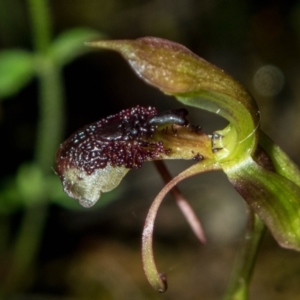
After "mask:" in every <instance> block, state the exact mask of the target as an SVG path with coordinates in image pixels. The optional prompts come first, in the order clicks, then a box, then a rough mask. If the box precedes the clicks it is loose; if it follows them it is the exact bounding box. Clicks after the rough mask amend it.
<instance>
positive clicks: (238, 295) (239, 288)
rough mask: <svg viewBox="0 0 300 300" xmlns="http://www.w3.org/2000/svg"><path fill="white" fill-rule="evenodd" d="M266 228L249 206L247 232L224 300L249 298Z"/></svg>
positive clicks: (244, 299)
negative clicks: (249, 289) (250, 285)
mask: <svg viewBox="0 0 300 300" xmlns="http://www.w3.org/2000/svg"><path fill="white" fill-rule="evenodd" d="M265 229H266V227H265V225H264V223H263V222H262V221H261V220H260V219H259V217H258V216H257V215H256V214H254V212H253V211H251V210H250V208H248V221H247V228H246V234H245V237H244V240H243V242H242V245H241V248H240V251H239V253H238V256H237V259H236V262H235V266H234V269H233V272H232V275H231V278H230V281H229V284H228V287H227V291H226V293H225V296H224V298H223V300H246V299H248V288H249V282H250V280H251V276H252V273H253V268H254V265H255V261H256V258H257V254H258V251H259V247H260V244H261V241H262V237H263V235H264V232H265Z"/></svg>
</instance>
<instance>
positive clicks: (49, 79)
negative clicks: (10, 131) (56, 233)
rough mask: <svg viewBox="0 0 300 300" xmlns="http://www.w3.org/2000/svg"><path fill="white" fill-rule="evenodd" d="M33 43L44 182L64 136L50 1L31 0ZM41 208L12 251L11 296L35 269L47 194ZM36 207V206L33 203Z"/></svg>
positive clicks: (28, 216) (27, 220) (27, 218)
mask: <svg viewBox="0 0 300 300" xmlns="http://www.w3.org/2000/svg"><path fill="white" fill-rule="evenodd" d="M28 6H29V9H30V19H31V22H32V31H33V41H34V45H35V50H36V57H37V58H38V59H37V62H38V70H39V73H38V76H39V80H40V86H39V120H38V129H37V138H36V141H37V142H36V147H35V163H36V164H37V165H38V166H39V167H40V169H41V171H42V174H43V176H44V179H45V180H47V176H49V175H51V172H52V169H51V167H52V165H53V162H54V158H55V151H56V149H57V147H58V145H59V142H60V140H61V137H62V132H63V116H64V113H63V111H64V110H63V103H64V99H63V98H64V97H63V87H62V84H61V82H62V81H61V73H60V68H59V67H58V66H56V65H55V64H54V62H53V61H51V59H50V58H49V57H47V50H48V49H49V46H50V41H51V22H50V14H49V11H48V6H47V1H46V0H28ZM38 200H39V205H37V206H30V207H27V208H26V209H25V211H24V215H23V219H22V221H21V225H20V229H19V232H18V234H17V238H16V241H15V245H14V249H13V251H12V254H13V258H12V265H11V267H10V270H9V274H8V277H7V283H8V284H7V286H6V291H7V293H11V292H12V291H16V290H20V289H22V288H24V286H25V285H24V283H25V284H26V281H27V280H26V279H28V277H30V276H29V274H30V270H31V269H32V267H33V264H34V260H35V258H36V254H37V252H38V249H39V246H40V242H41V236H42V233H43V229H44V225H45V221H46V217H47V208H48V196H47V194H46V192H45V194H44V195H43V197H40V198H39V199H38ZM33 203H36V202H35V201H33Z"/></svg>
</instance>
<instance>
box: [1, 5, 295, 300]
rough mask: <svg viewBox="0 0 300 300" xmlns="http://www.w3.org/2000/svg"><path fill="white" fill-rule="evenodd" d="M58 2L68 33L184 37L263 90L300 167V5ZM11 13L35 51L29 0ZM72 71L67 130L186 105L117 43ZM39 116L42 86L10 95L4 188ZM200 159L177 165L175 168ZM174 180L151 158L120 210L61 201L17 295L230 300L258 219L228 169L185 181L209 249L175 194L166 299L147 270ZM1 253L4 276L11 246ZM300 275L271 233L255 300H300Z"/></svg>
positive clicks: (54, 11) (270, 115) (208, 127)
mask: <svg viewBox="0 0 300 300" xmlns="http://www.w3.org/2000/svg"><path fill="white" fill-rule="evenodd" d="M49 5H50V9H51V17H52V20H53V25H54V35H55V36H56V35H58V34H59V33H60V32H62V31H63V30H66V29H69V28H72V27H78V26H80V27H90V28H93V29H96V30H97V31H99V32H100V33H102V34H104V35H105V36H106V37H107V38H110V39H122V38H126V39H127V38H138V37H142V36H157V37H162V38H166V39H170V40H173V41H176V42H179V43H182V44H184V45H185V46H187V47H188V48H190V49H191V50H192V51H193V52H195V53H197V54H198V55H199V56H201V57H203V58H205V59H206V60H208V61H210V62H212V63H214V64H216V65H217V66H219V67H220V68H222V69H224V70H226V71H227V72H228V73H229V74H231V75H232V76H234V77H235V78H237V79H238V80H239V81H240V82H241V83H243V84H244V85H245V86H246V87H247V89H248V90H249V91H250V92H251V93H252V94H253V95H254V97H255V99H256V100H257V103H258V105H259V107H260V110H261V116H262V128H263V130H264V131H266V132H267V133H268V134H269V135H270V136H271V137H272V138H273V139H274V140H275V141H276V143H277V144H279V145H281V147H282V148H283V149H284V150H285V151H286V152H287V153H288V154H289V155H290V156H291V157H292V159H293V160H294V161H295V162H296V163H298V164H299V163H300V157H299V149H300V146H299V145H300V134H299V126H300V121H299V120H300V118H299V114H300V100H299V87H300V68H299V65H300V64H299V61H300V60H299V59H300V52H299V41H300V2H299V1H250V0H248V1H240V0H203V1H196V0H178V1H171V0H156V1H138V0H126V1H125V0H88V1H83V0H51V1H49ZM0 11H1V13H0V47H1V48H2V49H11V48H24V49H27V50H30V49H31V48H32V42H31V32H30V26H29V20H28V13H27V6H26V2H25V1H21V0H0ZM270 66H271V67H270ZM63 77H64V87H65V95H66V101H67V102H66V111H67V115H66V120H65V121H66V129H65V137H66V138H67V137H68V136H69V135H70V134H71V133H72V132H73V131H74V130H76V129H78V128H79V127H81V126H83V125H85V124H87V123H91V122H94V121H96V120H99V119H101V118H103V117H105V116H108V115H110V114H113V113H116V112H118V111H120V110H121V109H124V108H129V107H132V106H135V105H138V104H139V105H144V106H149V105H153V106H155V107H157V108H158V110H160V111H163V110H167V109H170V108H175V107H180V104H179V103H177V102H176V101H174V99H173V98H171V97H167V96H164V95H162V94H161V93H160V92H158V91H156V90H155V89H153V88H152V87H149V86H147V85H146V84H145V83H143V82H142V81H140V80H139V79H138V78H137V77H136V76H135V75H134V74H133V72H132V70H131V69H130V68H129V66H128V65H127V63H126V62H125V61H124V60H123V59H122V58H121V57H120V56H119V55H117V54H115V53H111V52H108V51H99V52H93V53H90V54H87V55H85V56H82V57H80V58H78V59H76V60H75V61H73V62H72V63H71V64H69V65H68V66H66V67H65V68H64V72H63ZM190 115H191V120H192V122H193V123H195V124H198V125H201V126H202V127H203V129H204V130H205V131H206V132H211V131H213V130H214V129H220V128H222V127H224V125H225V122H224V121H223V120H220V119H219V118H216V117H215V116H213V115H212V114H209V113H206V112H201V111H199V112H197V111H196V112H195V111H194V110H192V109H190ZM37 119H38V104H37V81H36V80H33V81H31V82H30V84H29V85H28V86H26V88H24V89H23V90H22V91H21V92H20V93H18V95H16V96H15V97H13V98H9V99H5V100H3V101H1V102H0V149H1V150H0V151H1V152H0V153H1V157H2V163H1V168H0V180H2V182H4V181H5V180H7V178H10V177H13V176H15V174H16V172H17V171H18V167H19V166H20V165H21V164H23V163H24V162H28V161H31V160H32V159H33V148H34V144H35V136H36V135H35V134H36V124H37ZM220 126H221V127H220ZM53 157H54V155H53ZM53 164H54V163H53ZM187 165H189V164H188V163H182V162H171V163H168V166H169V167H170V169H171V171H172V173H173V174H174V175H175V174H178V173H179V172H180V170H183V169H184V168H185V167H186V166H187ZM50 167H52V166H49V168H50ZM57 180H58V179H57ZM162 186H163V183H162V181H161V179H160V176H159V175H158V174H157V173H156V171H155V168H154V166H152V164H151V163H147V164H145V165H144V166H143V167H142V169H140V170H133V171H131V172H129V174H128V175H127V176H126V178H125V179H124V181H123V182H122V183H121V185H120V186H119V187H118V189H119V192H117V193H118V195H117V196H116V197H114V201H111V202H110V203H108V204H106V205H103V206H99V207H96V208H93V209H91V210H86V209H81V208H80V207H78V208H77V209H69V208H66V207H64V206H62V205H59V204H52V205H51V206H50V209H49V213H48V218H47V223H46V227H45V230H44V233H43V236H42V240H41V248H40V250H39V251H38V257H37V258H36V262H35V267H34V269H33V270H32V273H30V274H28V283H27V284H26V285H25V287H24V289H23V290H22V291H21V292H18V293H16V296H15V297H16V299H73V298H74V299H116V300H118V299H141V300H143V299H172V300H175V299H186V300H189V299H196V298H199V299H219V298H220V297H221V295H222V293H223V292H224V290H225V287H226V282H227V281H228V278H229V274H230V270H231V268H232V265H233V261H234V255H235V253H236V249H237V245H238V242H239V239H240V238H241V237H242V233H243V229H244V226H245V225H244V224H245V207H244V204H243V199H242V198H240V197H239V196H238V195H237V194H236V192H235V191H234V190H233V188H232V187H231V186H230V185H229V183H228V182H227V180H226V177H225V176H224V175H223V174H222V173H216V174H205V175H201V176H197V177H195V178H192V179H189V180H187V181H185V182H183V183H182V184H180V188H181V189H182V191H183V193H184V195H185V196H186V197H187V199H189V201H190V203H191V205H192V206H193V207H194V209H195V211H196V213H197V214H198V215H199V217H200V219H201V221H202V222H203V226H204V228H205V231H206V233H207V237H208V244H207V245H205V246H203V245H200V244H199V243H198V242H197V240H196V238H195V237H194V236H193V234H192V233H191V231H190V229H189V228H188V226H187V224H186V222H185V220H184V219H183V217H182V216H181V214H180V212H179V211H178V209H177V207H176V205H175V204H174V203H173V200H172V199H171V198H167V199H166V201H165V203H164V204H163V206H162V208H161V210H160V212H159V215H158V219H157V221H156V229H155V244H154V246H155V253H156V257H157V262H158V268H159V269H160V270H162V271H164V272H166V273H167V275H168V279H169V290H168V291H167V293H166V294H157V293H156V292H155V291H152V289H151V288H150V286H149V285H148V283H147V281H146V278H145V276H144V275H143V271H142V263H141V258H140V240H141V231H142V228H143V222H144V219H145V216H146V213H147V209H148V208H149V206H150V203H151V200H152V199H153V198H154V197H155V195H156V194H157V193H158V192H159V190H160V189H161V188H162ZM0 201H1V199H0ZM69 201H74V200H72V199H70V200H69ZM21 216H22V209H20V210H18V211H15V212H13V213H11V214H6V215H2V216H1V215H0V218H1V224H9V226H10V231H9V235H8V240H9V241H13V239H14V237H15V235H16V234H17V232H18V230H17V229H18V226H19V223H20V219H21ZM0 238H1V237H0ZM0 258H1V260H2V262H3V263H2V264H0V281H1V275H3V276H2V278H4V277H5V270H4V269H5V267H4V266H5V264H6V262H8V261H9V259H10V251H9V248H6V249H5V251H2V252H1V256H0ZM1 266H2V267H1ZM1 268H2V269H3V270H2V269H1ZM299 280H300V256H299V254H297V253H296V252H293V251H290V250H284V249H281V248H279V246H277V245H276V243H275V242H274V241H273V239H272V238H271V237H270V236H269V235H268V234H267V236H266V238H265V240H264V243H263V247H262V251H261V253H260V256H259V258H258V263H257V266H256V270H255V273H254V279H253V284H252V287H251V297H252V298H251V299H256V300H260V299H273V300H276V299H282V300H283V299H285V300H286V299H298V297H299V292H300V288H299Z"/></svg>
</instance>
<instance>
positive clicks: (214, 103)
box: [87, 37, 259, 161]
mask: <svg viewBox="0 0 300 300" xmlns="http://www.w3.org/2000/svg"><path fill="white" fill-rule="evenodd" d="M87 45H89V46H92V47H98V48H104V49H110V50H114V51H117V52H119V53H121V54H122V55H123V57H124V58H125V59H126V60H127V61H128V62H129V64H130V65H131V67H132V68H133V70H134V71H135V72H136V73H137V74H138V75H139V76H140V77H141V78H142V79H143V80H145V81H146V82H147V83H149V84H151V85H153V86H154V87H156V88H158V89H160V90H161V91H163V92H164V93H166V94H169V95H173V96H175V97H177V99H178V100H179V101H181V102H183V103H185V104H186V105H189V106H194V107H197V108H201V109H205V110H208V111H210V112H213V113H216V114H219V115H221V116H223V117H224V118H226V119H227V120H228V121H229V122H230V123H231V126H230V127H229V128H227V129H225V131H219V132H218V136H219V137H220V138H221V139H223V138H224V139H229V140H230V141H231V144H230V147H229V148H226V147H223V148H222V149H220V151H218V152H216V159H217V160H221V161H224V160H229V159H232V158H234V157H236V156H237V155H239V156H244V155H248V154H252V153H253V152H254V151H255V147H256V144H257V142H258V127H259V111H258V109H257V106H256V103H255V101H254V100H253V98H252V97H251V96H250V94H249V93H248V92H247V91H246V90H245V89H244V88H243V87H242V85H240V84H239V83H238V82H237V81H235V80H234V79H233V78H232V77H230V76H229V75H228V74H226V73H225V72H224V71H223V70H221V69H219V68H217V67H216V66H214V65H212V64H211V63H209V62H207V61H205V60H204V59H202V58H200V57H198V56H197V55H195V54H194V53H192V52H191V51H190V50H188V49H187V48H186V47H184V46H182V45H180V44H177V43H174V42H171V41H167V40H164V39H160V38H153V37H146V38H140V39H137V40H119V41H118V40H115V41H96V42H91V43H87ZM224 133H226V135H228V137H227V136H225V135H224ZM233 137H234V138H233ZM232 142H234V143H232ZM223 144H224V145H225V146H226V145H227V144H228V142H224V143H223Z"/></svg>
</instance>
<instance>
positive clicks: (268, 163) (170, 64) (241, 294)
mask: <svg viewBox="0 0 300 300" xmlns="http://www.w3.org/2000/svg"><path fill="white" fill-rule="evenodd" d="M87 45H88V46H91V47H96V48H101V49H109V50H114V51H117V52H119V53H120V54H121V55H122V56H123V57H124V58H125V59H126V60H127V61H128V63H129V64H130V66H131V67H132V69H133V70H134V72H135V73H136V74H137V75H138V76H139V77H140V78H141V79H142V80H144V81H145V82H147V83H148V84H150V85H152V86H154V87H156V88H158V89H159V90H161V91H162V92H163V93H165V94H167V95H170V96H174V97H175V98H176V99H177V100H178V101H180V102H181V103H182V104H184V105H186V106H191V107H194V108H199V109H204V110H207V111H209V112H212V113H215V114H218V115H220V116H222V117H223V118H225V119H226V120H227V121H228V122H229V125H228V126H226V127H225V128H223V129H221V130H217V131H215V132H213V133H212V134H206V133H204V132H202V130H201V128H200V126H199V125H191V124H190V123H189V121H188V113H187V110H186V109H179V110H170V111H167V112H164V113H158V112H157V111H156V109H155V108H153V107H148V108H143V107H140V106H137V107H135V108H132V109H127V110H124V111H122V112H120V113H119V114H116V115H113V116H110V117H108V118H106V119H103V120H101V121H99V122H96V123H93V124H91V125H88V126H86V127H85V128H83V129H82V130H80V131H78V132H76V133H75V134H73V135H72V136H71V137H70V138H69V139H68V140H67V141H66V142H64V143H63V144H61V146H60V149H59V150H58V153H57V167H56V172H57V174H58V175H59V176H60V178H61V180H62V184H63V188H64V190H65V192H67V193H68V194H69V196H71V197H73V198H76V199H78V200H79V202H80V204H82V205H83V206H85V207H90V206H92V205H93V204H94V203H95V202H96V201H97V200H98V199H99V197H100V196H101V193H102V192H108V191H110V190H112V189H114V188H115V187H116V186H117V185H118V184H119V183H120V181H121V180H122V178H123V177H124V176H125V174H126V173H127V172H128V171H129V170H130V169H131V168H139V167H140V166H141V165H142V163H143V162H145V161H159V160H163V159H193V160H194V161H195V163H194V164H193V165H192V166H191V167H189V168H188V169H187V170H185V171H183V172H182V173H180V174H179V175H177V176H176V177H175V178H173V179H171V178H169V177H168V176H167V177H165V179H166V181H168V182H167V184H166V185H165V187H164V188H163V189H162V190H161V192H160V193H159V194H158V195H157V197H156V198H155V200H154V201H153V203H152V205H151V207H150V209H149V213H148V216H147V218H146V221H145V227H144V231H143V235H142V256H143V264H144V270H145V273H146V276H147V278H148V280H149V282H150V284H151V285H152V286H153V287H154V288H155V289H156V290H158V291H160V292H163V291H165V290H166V288H167V284H166V279H165V275H161V274H160V273H159V272H158V270H157V268H156V265H155V262H154V255H153V250H152V235H153V228H154V221H155V217H156V213H157V210H158V208H159V206H160V203H161V202H162V200H163V199H164V197H165V195H166V194H167V193H168V192H169V191H173V193H175V195H177V198H178V199H179V198H182V200H183V204H184V205H183V206H182V211H183V212H184V211H185V212H186V213H185V216H186V217H187V218H188V220H189V223H190V224H191V226H192V227H193V230H194V232H195V233H196V234H197V232H198V237H199V239H200V240H202V241H204V240H205V236H204V234H203V233H202V232H201V224H200V223H199V222H198V221H197V220H196V217H195V215H194V214H193V212H192V210H191V209H190V207H189V206H188V204H187V202H186V201H185V199H184V198H183V197H182V195H181V194H180V192H179V191H178V190H177V192H176V191H175V192H174V188H175V186H176V185H177V184H178V183H179V182H180V181H181V180H183V179H186V178H188V177H190V176H194V175H196V174H200V173H204V172H209V171H215V170H222V171H223V172H224V173H225V174H226V175H227V178H228V180H229V182H230V183H231V184H232V185H233V187H234V188H235V189H236V190H237V191H238V193H240V195H241V196H242V197H243V198H244V200H245V201H246V204H247V208H248V223H247V228H246V233H245V239H244V242H243V244H242V246H241V250H240V252H239V254H238V257H237V262H236V266H235V269H234V271H233V275H232V278H231V281H230V283H229V286H228V290H227V292H226V293H225V297H224V299H247V297H248V296H247V295H248V285H249V281H250V277H251V272H252V269H253V265H254V261H255V258H256V254H257V251H258V248H259V244H260V241H261V238H262V236H263V233H264V231H265V226H266V227H267V228H268V230H269V231H270V232H271V233H272V235H273V237H274V238H275V239H276V241H277V242H278V243H279V245H280V246H282V247H285V248H289V249H294V250H297V251H299V250H300V172H299V169H298V167H297V166H296V165H295V164H294V163H293V162H292V161H291V160H290V159H289V158H288V156H287V155H286V154H285V153H284V152H283V151H282V150H281V149H280V148H279V147H278V146H277V145H275V144H274V143H273V142H272V141H271V139H270V138H269V137H267V136H266V134H264V133H263V131H262V130H261V129H260V112H259V109H258V107H257V105H256V102H255V100H254V99H253V97H252V96H251V95H250V94H249V92H248V91H247V90H246V89H245V88H244V87H243V86H242V85H241V84H239V83H238V82H237V81H236V80H234V79H233V78H231V77H230V76H229V75H227V74H226V73H225V72H224V71H223V70H221V69H219V68H217V67H216V66H214V65H212V64H210V63H209V62H207V61H205V60H204V59H202V58H200V57H198V56H197V55H196V54H194V53H192V52H191V51H190V50H188V49H187V48H185V47H184V46H182V45H180V44H177V43H174V42H171V41H167V40H164V39H160V38H153V37H147V38H140V39H137V40H112V41H105V40H101V41H95V42H89V43H87ZM175 197H176V196H175Z"/></svg>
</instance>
